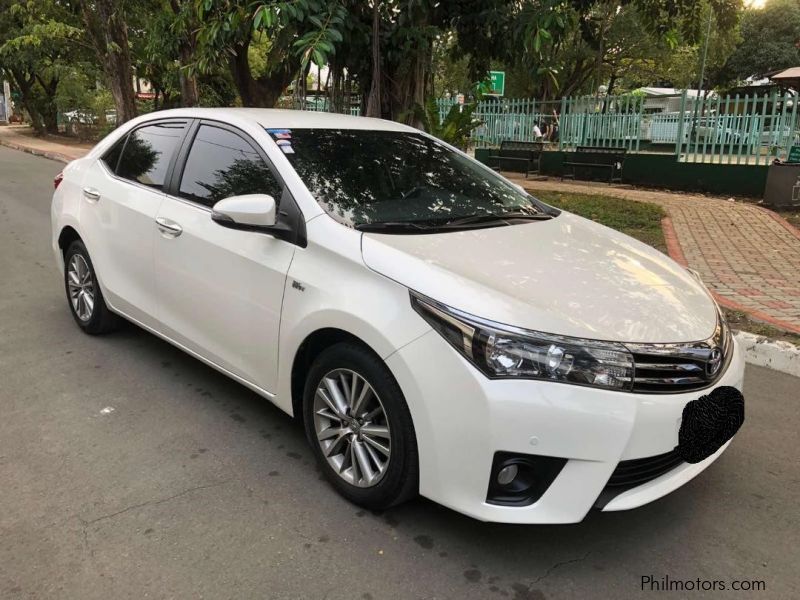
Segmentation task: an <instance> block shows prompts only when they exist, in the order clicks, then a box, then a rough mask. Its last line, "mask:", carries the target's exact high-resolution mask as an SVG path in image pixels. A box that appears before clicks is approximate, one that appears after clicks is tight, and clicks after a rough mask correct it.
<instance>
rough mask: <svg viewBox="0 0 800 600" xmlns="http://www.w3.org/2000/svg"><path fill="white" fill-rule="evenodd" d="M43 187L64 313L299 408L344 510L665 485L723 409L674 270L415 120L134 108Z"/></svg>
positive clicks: (604, 493)
mask: <svg viewBox="0 0 800 600" xmlns="http://www.w3.org/2000/svg"><path fill="white" fill-rule="evenodd" d="M55 184H56V191H55V195H54V197H53V204H52V227H53V239H52V244H53V250H54V252H55V256H56V259H57V261H58V264H59V266H60V267H61V269H62V271H63V273H64V286H65V291H66V296H67V300H68V305H69V308H70V310H71V311H72V315H73V317H74V319H75V321H76V323H77V324H78V326H79V327H80V328H81V329H82V330H83V331H85V332H86V333H89V334H103V333H107V332H110V331H112V330H113V329H114V328H115V326H116V325H117V324H118V322H119V320H120V318H124V319H126V320H128V321H131V322H133V323H136V324H137V325H139V326H140V327H142V328H144V329H147V330H148V331H151V332H152V333H154V334H156V335H158V336H160V337H162V338H164V339H165V340H167V341H169V342H171V343H172V344H174V345H176V346H178V347H179V348H181V349H183V350H185V351H186V352H188V353H189V354H191V355H192V356H195V357H196V358H198V359H199V360H202V361H203V362H205V363H207V364H208V365H210V366H212V367H213V368H215V369H217V370H219V371H221V372H223V373H225V374H226V375H228V376H229V377H231V378H232V379H234V380H236V381H238V382H240V383H241V384H243V385H246V386H247V387H249V388H251V389H253V390H255V391H256V392H257V393H259V394H260V395H262V396H263V397H265V398H267V399H268V400H270V401H271V402H273V403H275V404H276V405H277V406H278V407H280V408H281V409H283V410H284V411H286V412H287V413H289V414H291V415H295V416H296V417H298V418H299V419H302V421H303V422H304V424H305V429H306V433H307V436H308V439H309V443H310V444H311V446H312V448H313V449H314V453H315V455H316V457H317V460H318V461H319V464H320V465H321V467H322V469H323V471H324V472H325V474H326V475H327V477H328V479H329V480H330V482H331V483H332V485H333V487H335V488H336V489H337V490H338V491H339V492H340V493H341V494H342V495H344V496H345V497H347V498H349V499H350V500H351V501H353V502H355V503H357V504H360V505H362V506H366V507H370V508H375V509H379V508H385V507H388V506H390V505H392V504H396V503H398V502H401V501H403V500H405V499H408V498H410V497H412V496H414V495H415V494H417V493H419V494H422V495H424V496H426V497H428V498H431V499H432V500H435V501H436V502H439V503H441V504H443V505H446V506H449V507H451V508H453V509H455V510H457V511H460V512H462V513H465V514H468V515H471V516H473V517H475V518H478V519H482V520H487V521H501V522H510V523H569V522H576V521H580V520H581V519H583V518H584V516H585V515H586V514H587V512H588V511H589V510H590V509H592V508H593V507H595V508H598V509H602V510H606V511H610V510H621V509H627V508H633V507H636V506H640V505H642V504H645V503H647V502H650V501H652V500H655V499H656V498H659V497H661V496H663V495H665V494H667V493H669V492H670V491H672V490H674V489H676V488H677V487H679V486H681V485H683V484H684V483H686V482H687V481H689V480H690V479H692V478H693V477H694V476H695V475H697V474H698V473H700V472H701V471H702V470H703V469H705V468H706V467H707V466H708V465H710V464H711V463H712V462H713V461H714V460H715V459H716V458H717V457H718V456H719V455H720V453H721V452H723V450H724V449H725V448H726V447H727V445H728V444H729V443H730V439H731V438H732V436H733V435H734V433H735V432H736V430H737V429H738V427H739V425H741V423H742V421H743V416H744V412H743V411H744V408H743V398H742V396H741V393H740V392H739V390H740V389H741V387H742V377H743V372H744V363H743V360H742V355H741V352H740V350H739V348H738V347H737V345H736V343H735V341H734V340H733V339H732V337H731V335H730V332H729V330H728V328H727V326H726V324H725V321H724V320H723V318H722V316H721V314H720V312H719V310H718V308H717V306H716V304H715V303H714V300H713V299H712V297H711V296H710V295H709V293H708V292H707V290H706V289H705V288H704V286H703V285H702V283H700V281H699V280H698V279H697V278H696V277H695V276H694V275H693V274H692V273H690V272H688V271H687V270H685V269H684V268H683V267H681V266H679V265H678V264H676V263H674V262H673V261H672V260H670V259H669V258H667V257H666V256H664V255H663V254H661V253H659V252H657V251H656V250H654V249H652V248H650V247H649V246H646V245H644V244H642V243H639V242H637V241H635V240H633V239H631V238H629V237H626V236H624V235H622V234H620V233H617V232H615V231H613V230H610V229H607V228H605V227H603V226H600V225H597V224H595V223H593V222H591V221H588V220H586V219H583V218H580V217H577V216H575V215H572V214H569V213H567V212H563V211H559V210H557V209H555V208H553V207H550V206H548V205H546V204H544V203H542V202H540V201H538V200H537V199H535V198H533V197H531V196H530V195H528V194H526V193H525V192H524V191H522V190H521V189H520V188H519V187H517V186H515V185H514V184H512V183H509V182H508V181H507V180H506V179H504V178H503V177H501V176H500V175H497V174H496V173H494V172H493V171H492V170H491V169H489V168H487V167H485V166H483V165H482V164H480V163H478V162H476V161H475V160H473V159H471V158H470V157H468V156H466V155H465V154H463V153H461V152H459V151H457V150H455V149H454V148H451V147H450V146H448V145H446V144H444V143H442V142H440V141H438V140H436V139H435V138H432V137H431V136H428V135H426V134H425V133H422V132H420V131H418V130H416V129H413V128H411V127H407V126H405V125H401V124H399V123H394V122H389V121H382V120H376V119H366V118H360V117H350V116H342V115H332V114H323V113H311V112H300V111H281V110H263V109H179V110H171V111H165V112H160V113H152V114H148V115H145V116H142V117H139V118H138V119H135V120H133V121H131V122H129V123H126V124H125V125H124V126H122V127H120V128H118V129H117V130H116V131H114V132H113V133H112V134H111V135H109V136H108V137H107V138H106V139H104V140H103V141H102V142H100V143H99V144H98V145H97V146H96V147H95V148H94V149H93V150H92V151H91V152H90V153H89V154H88V155H87V156H86V157H85V158H82V159H79V160H76V161H74V162H72V163H70V164H69V165H68V166H67V167H66V168H65V169H64V171H63V173H62V174H60V175H59V176H58V177H57V178H56V181H55Z"/></svg>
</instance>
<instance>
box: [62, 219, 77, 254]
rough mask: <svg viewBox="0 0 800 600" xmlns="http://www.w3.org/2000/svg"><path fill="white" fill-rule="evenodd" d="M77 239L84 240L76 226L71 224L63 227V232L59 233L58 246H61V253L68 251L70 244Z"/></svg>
mask: <svg viewBox="0 0 800 600" xmlns="http://www.w3.org/2000/svg"><path fill="white" fill-rule="evenodd" d="M76 240H81V241H83V238H81V236H80V234H79V233H78V232H77V230H76V229H75V228H74V227H72V226H71V225H65V226H64V227H62V228H61V232H60V233H59V234H58V247H59V248H61V253H62V254H63V253H64V252H66V251H67V248H69V245H70V244H71V243H72V242H74V241H76Z"/></svg>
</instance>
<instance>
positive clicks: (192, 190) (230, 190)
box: [180, 125, 281, 207]
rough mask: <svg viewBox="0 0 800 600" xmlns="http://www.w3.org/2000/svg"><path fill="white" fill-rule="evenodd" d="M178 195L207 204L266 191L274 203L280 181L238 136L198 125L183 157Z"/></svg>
mask: <svg viewBox="0 0 800 600" xmlns="http://www.w3.org/2000/svg"><path fill="white" fill-rule="evenodd" d="M180 194H181V196H184V197H186V198H189V199H190V200H193V201H195V202H198V203H200V204H203V205H205V206H209V207H211V206H214V204H216V203H217V202H218V201H219V200H223V199H224V198H230V197H231V196H241V195H244V194H269V195H270V196H272V197H273V198H274V199H275V202H276V203H278V202H280V199H281V184H280V183H279V182H278V180H277V179H276V178H275V176H274V175H273V174H272V171H270V169H269V167H268V166H267V164H266V163H265V162H264V161H263V160H262V159H261V157H260V156H259V154H258V152H256V150H255V149H254V148H253V147H252V146H251V145H250V144H249V143H248V142H246V141H245V140H244V139H243V138H242V137H241V136H239V135H236V134H235V133H233V132H231V131H228V130H226V129H222V128H220V127H214V126H212V125H201V126H200V129H198V131H197V135H196V136H195V138H194V142H193V143H192V148H191V150H190V151H189V156H188V157H187V159H186V166H185V167H184V170H183V176H182V177H181V184H180Z"/></svg>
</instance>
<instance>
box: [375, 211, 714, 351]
mask: <svg viewBox="0 0 800 600" xmlns="http://www.w3.org/2000/svg"><path fill="white" fill-rule="evenodd" d="M362 252H363V258H364V262H365V263H366V265H367V266H368V267H369V268H371V269H372V270H374V271H376V272H378V273H381V274H383V275H385V276H386V277H389V278H391V279H394V280H395V281H397V282H399V283H401V284H403V285H405V286H406V287H408V288H410V289H413V290H415V291H417V292H419V293H421V294H424V295H426V296H429V297H430V298H433V299H434V300H438V301H439V302H442V303H444V304H447V305H449V306H452V307H454V308H458V309H460V310H462V311H465V312H468V313H471V314H473V315H476V316H479V317H483V318H485V319H491V320H493V321H496V322H499V323H505V324H507V325H513V326H517V327H523V328H526V329H533V330H536V331H544V332H548V333H556V334H561V335H570V336H577V337H586V338H592V339H599V340H613V341H622V342H650V343H667V342H689V341H698V340H704V339H706V338H708V337H710V336H711V335H712V334H713V333H714V329H715V327H716V307H715V305H714V302H713V300H712V299H711V297H710V296H709V294H708V293H707V292H706V290H705V289H704V287H703V286H702V285H701V284H700V283H698V281H697V280H696V279H695V278H694V277H693V276H692V275H691V274H690V273H689V272H688V271H686V269H684V268H683V267H681V266H680V265H678V264H677V263H675V262H674V261H673V260H671V259H670V258H668V257H667V256H665V255H664V254H662V253H660V252H658V251H657V250H655V249H653V248H651V247H650V246H647V245H646V244H643V243H641V242H639V241H637V240H634V239H632V238H630V237H628V236H626V235H623V234H621V233H619V232H617V231H614V230H613V229H609V228H608V227H604V226H602V225H598V224H597V223H594V222H592V221H589V220H587V219H584V218H581V217H578V216H576V215H573V214H570V213H567V212H562V213H561V214H560V215H559V216H558V217H556V218H553V219H551V220H548V221H535V222H528V223H524V224H520V225H512V226H506V227H492V228H484V229H471V230H463V231H454V232H447V233H438V234H423V235H390V234H378V233H365V234H363V239H362Z"/></svg>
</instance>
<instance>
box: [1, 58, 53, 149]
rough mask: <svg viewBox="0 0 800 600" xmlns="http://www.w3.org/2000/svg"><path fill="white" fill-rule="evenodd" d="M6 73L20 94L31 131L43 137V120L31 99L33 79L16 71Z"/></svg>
mask: <svg viewBox="0 0 800 600" xmlns="http://www.w3.org/2000/svg"><path fill="white" fill-rule="evenodd" d="M8 73H9V74H10V75H11V79H12V80H13V83H14V84H15V85H16V87H17V88H18V89H19V91H20V94H21V95H22V106H24V107H25V110H26V111H28V116H29V117H30V118H31V127H33V130H34V131H35V132H36V134H37V135H44V134H45V124H44V119H43V118H42V115H41V114H40V113H39V110H38V109H37V108H36V104H35V102H34V98H33V82H34V77H33V76H31V77H28V76H27V75H26V74H25V73H23V72H22V71H19V70H17V69H9V71H8Z"/></svg>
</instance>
